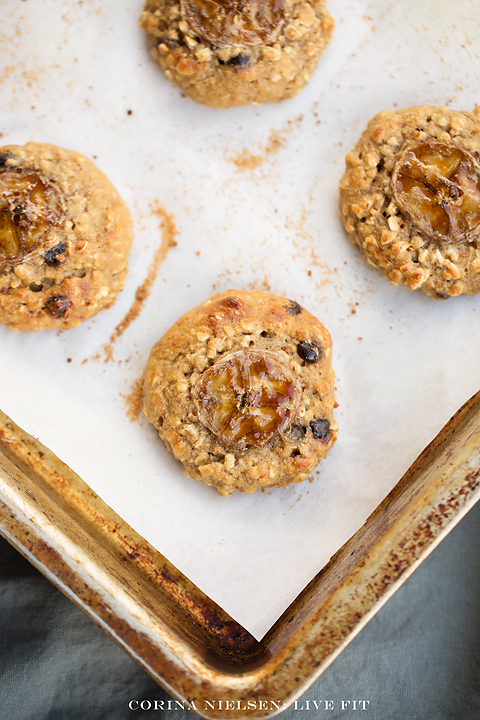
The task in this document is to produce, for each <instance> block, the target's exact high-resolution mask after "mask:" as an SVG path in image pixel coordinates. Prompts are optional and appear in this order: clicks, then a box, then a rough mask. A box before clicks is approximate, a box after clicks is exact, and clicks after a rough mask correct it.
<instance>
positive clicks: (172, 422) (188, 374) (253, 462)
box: [144, 290, 337, 495]
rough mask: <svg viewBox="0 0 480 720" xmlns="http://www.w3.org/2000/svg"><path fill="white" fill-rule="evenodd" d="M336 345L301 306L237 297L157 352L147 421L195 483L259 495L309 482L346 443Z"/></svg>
mask: <svg viewBox="0 0 480 720" xmlns="http://www.w3.org/2000/svg"><path fill="white" fill-rule="evenodd" d="M331 352H332V346H331V340H330V335H329V333H328V331H327V330H326V329H325V328H324V326H323V325H322V324H321V323H320V322H319V321H318V320H317V319H316V318H315V317H313V315H311V314H310V313H309V312H307V311H306V310H305V309H304V308H302V307H301V306H300V305H299V304H298V303H296V302H292V301H291V300H286V299H285V298H282V297H276V296H275V295H271V294H270V293H267V292H263V291H241V290H230V291H227V292H224V293H221V294H218V295H215V296H213V297H212V298H210V299H209V300H207V302H205V303H203V304H202V305H200V306H199V307H197V308H194V309H193V310H191V311H190V312H188V313H187V314H186V315H184V316H183V317H182V318H180V320H178V321H177V322H176V323H175V325H174V326H173V327H172V328H170V330H168V332H167V333H166V334H165V335H164V336H163V338H162V339H161V340H160V341H159V342H158V343H157V344H156V345H155V347H154V348H153V350H152V352H151V354H150V358H149V360H148V365H147V370H146V376H145V386H144V395H145V405H144V411H145V414H146V416H147V418H148V420H149V421H150V422H151V423H153V425H154V426H155V427H156V428H157V430H158V432H159V434H160V437H161V438H162V439H163V441H164V442H165V444H166V446H167V448H168V449H169V450H171V451H172V452H173V454H174V455H175V457H176V458H177V459H178V460H180V462H182V463H183V465H184V467H185V472H186V474H187V475H188V476H189V477H192V478H195V479H197V480H201V481H202V482H204V483H206V484H207V485H212V486H213V487H215V488H216V489H217V490H218V491H219V493H221V495H228V494H229V493H231V492H232V491H233V490H243V491H245V492H254V491H255V490H259V489H262V488H271V487H285V486H287V485H289V484H290V483H292V482H300V481H301V480H304V479H305V478H306V477H307V475H308V474H309V473H311V472H312V470H313V469H314V468H315V467H316V466H317V465H318V463H319V462H320V461H321V460H323V458H324V457H325V456H326V454H327V452H328V451H329V449H330V448H331V446H332V445H333V443H334V442H335V440H336V437H337V425H336V422H335V420H334V418H333V408H334V406H335V397H334V375H333V371H332V368H331V364H330V357H331Z"/></svg>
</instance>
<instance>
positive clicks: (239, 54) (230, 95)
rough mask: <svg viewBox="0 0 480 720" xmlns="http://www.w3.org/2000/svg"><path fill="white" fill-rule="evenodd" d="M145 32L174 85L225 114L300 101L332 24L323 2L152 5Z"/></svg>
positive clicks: (175, 1)
mask: <svg viewBox="0 0 480 720" xmlns="http://www.w3.org/2000/svg"><path fill="white" fill-rule="evenodd" d="M140 25H141V27H143V28H144V29H145V31H146V33H147V37H148V40H149V42H150V44H151V46H152V50H151V54H152V57H153V58H154V60H155V61H156V62H157V64H158V65H159V66H160V68H161V69H162V70H163V71H164V73H165V75H166V77H167V78H168V79H169V80H171V81H172V82H174V83H175V84H176V85H178V86H179V87H180V88H181V89H182V90H183V91H184V92H185V93H186V94H187V95H189V96H190V97H191V98H193V99H194V100H196V101H197V102H198V103H202V104H203V105H209V106H210V107H217V108H227V107H232V106H234V105H247V104H249V103H264V102H275V101H278V100H284V99H286V98H290V97H293V96H294V95H296V94H297V93H298V92H299V91H300V90H301V89H302V87H303V86H304V85H305V84H306V83H307V82H308V81H309V79H310V77H311V75H312V73H313V71H314V69H315V66H316V64H317V61H318V58H319V57H320V55H321V54H322V52H323V51H324V49H325V47H326V46H327V44H328V43H329V42H330V38H331V34H332V30H333V27H334V21H333V19H332V18H331V17H330V15H329V14H328V12H327V9H326V6H325V0H147V2H146V4H145V9H144V12H143V13H142V15H141V19H140Z"/></svg>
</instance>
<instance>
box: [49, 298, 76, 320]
mask: <svg viewBox="0 0 480 720" xmlns="http://www.w3.org/2000/svg"><path fill="white" fill-rule="evenodd" d="M45 310H46V311H47V312H48V313H50V315H52V316H53V317H54V318H67V317H68V316H69V315H70V313H71V311H72V301H71V300H69V299H68V298H67V297H65V296H64V295H52V297H51V298H50V299H49V300H48V302H47V304H46V305H45Z"/></svg>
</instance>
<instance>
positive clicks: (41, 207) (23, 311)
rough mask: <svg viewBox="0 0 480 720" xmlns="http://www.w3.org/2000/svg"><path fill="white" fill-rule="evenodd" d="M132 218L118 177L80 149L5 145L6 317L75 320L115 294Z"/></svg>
mask: <svg viewBox="0 0 480 720" xmlns="http://www.w3.org/2000/svg"><path fill="white" fill-rule="evenodd" d="M131 243H132V223H131V220H130V215H129V213H128V210H127V209H126V207H125V205H124V203H123V201H122V200H121V198H120V197H119V195H118V193H117V191H116V190H115V188H114V187H113V185H112V184H111V183H110V182H109V181H108V180H107V178H106V177H105V175H104V174H103V173H102V172H100V170H98V168H96V167H95V165H94V164H93V163H92V162H91V161H90V160H88V159H87V158H85V157H83V155H79V154H78V153H76V152H72V151H71V150H64V149H62V148H58V147H55V146H54V145H48V144H42V143H34V142H30V143H27V144H26V145H23V146H18V145H5V146H3V147H0V322H1V323H4V324H5V325H9V326H10V327H11V328H13V329H14V330H42V329H49V328H69V327H73V326H75V325H78V324H79V323H80V322H82V320H85V319H86V318H89V317H91V316H92V315H94V314H95V313H97V312H98V311H99V310H101V309H102V308H106V307H109V306H110V305H112V303H113V302H114V300H115V298H116V295H117V293H118V292H119V290H121V288H122V286H123V281H124V279H125V275H126V272H127V260H128V254H129V250H130V245H131Z"/></svg>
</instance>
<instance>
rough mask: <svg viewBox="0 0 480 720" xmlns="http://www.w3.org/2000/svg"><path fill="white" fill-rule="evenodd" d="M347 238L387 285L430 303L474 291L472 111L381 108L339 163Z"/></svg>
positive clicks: (476, 171)
mask: <svg viewBox="0 0 480 720" xmlns="http://www.w3.org/2000/svg"><path fill="white" fill-rule="evenodd" d="M340 212H341V218H342V220H343V223H344V225H345V228H346V230H347V233H348V236H349V238H350V240H351V241H352V242H353V243H355V244H357V245H358V246H359V248H360V250H361V252H362V254H363V255H364V257H365V259H366V260H367V261H368V262H369V263H370V264H371V265H373V266H374V267H376V268H378V269H379V270H381V271H382V272H383V273H384V274H385V275H386V277H387V278H388V280H390V282H391V283H393V284H394V285H398V284H401V283H402V284H404V285H406V286H407V287H408V288H410V289H412V290H415V289H419V290H421V291H422V292H424V293H426V294H427V295H430V296H433V297H435V298H447V297H450V296H455V295H461V294H467V295H472V294H474V293H477V292H478V291H479V290H480V107H477V108H475V110H474V111H473V112H459V111H455V110H446V109H444V108H441V107H429V106H421V107H411V108H406V109H403V110H385V111H383V112H381V113H379V114H378V115H377V116H376V117H374V118H373V120H371V121H370V122H369V124H368V127H367V129H366V130H365V132H364V133H363V135H362V137H361V139H360V141H359V142H358V144H357V146H356V147H355V149H354V150H353V151H352V152H350V153H349V154H348V155H347V157H346V172H345V175H344V176H343V178H342V181H341V183H340Z"/></svg>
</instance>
